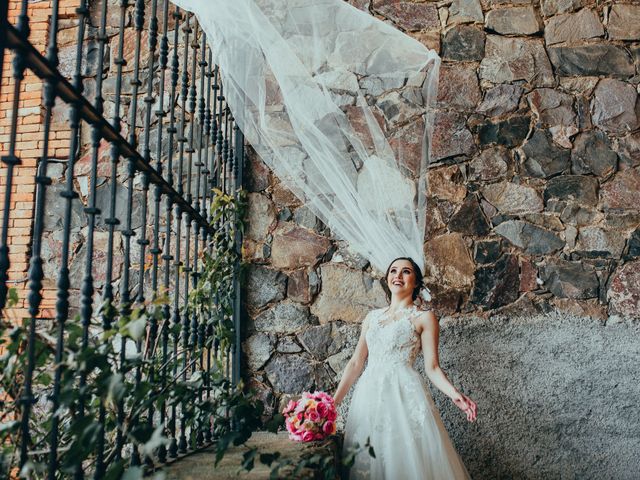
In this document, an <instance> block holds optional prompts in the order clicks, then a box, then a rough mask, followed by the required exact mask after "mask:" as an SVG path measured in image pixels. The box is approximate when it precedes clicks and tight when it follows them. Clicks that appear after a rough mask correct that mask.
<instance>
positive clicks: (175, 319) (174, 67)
mask: <svg viewBox="0 0 640 480" xmlns="http://www.w3.org/2000/svg"><path fill="white" fill-rule="evenodd" d="M174 18H175V21H176V24H175V27H174V37H173V57H172V62H171V112H170V125H169V128H168V129H167V132H169V135H170V136H169V158H168V168H169V174H168V179H169V183H170V184H171V185H174V174H173V148H174V146H173V139H174V135H176V134H177V133H178V130H177V128H176V116H175V100H174V99H175V94H176V90H177V86H178V78H179V76H178V71H179V70H178V69H179V62H178V32H179V21H180V19H181V18H182V17H181V14H180V10H179V9H176V11H175V12H174ZM177 140H178V142H179V138H178V139H177ZM181 186H182V178H181V175H179V176H178V186H177V189H178V192H181V189H182V187H181ZM171 208H172V203H171V202H170V201H168V202H167V210H168V211H169V212H170V211H171ZM181 212H182V210H181V208H180V206H179V205H176V211H175V214H174V216H173V219H174V220H175V222H176V255H175V256H171V255H170V253H169V252H170V251H171V250H170V238H171V226H170V225H171V224H170V223H169V224H168V225H167V229H168V233H167V244H166V249H165V251H166V252H167V254H166V255H165V257H164V258H165V261H166V262H167V263H166V269H165V285H166V286H167V288H168V286H169V274H170V270H169V261H170V260H173V269H174V279H175V282H176V284H175V288H174V290H173V309H172V311H171V325H172V326H173V328H172V331H173V338H172V340H173V345H172V350H173V355H172V357H171V358H172V362H173V369H172V374H173V376H174V377H175V376H176V375H177V374H178V364H177V361H176V356H177V355H178V338H179V336H178V335H179V332H178V328H177V327H178V325H179V324H180V311H179V308H178V300H179V299H178V296H179V291H180V289H179V287H180V274H179V271H180V265H181V264H180V222H181ZM168 334H169V330H168V329H167V330H166V335H168ZM165 357H166V356H165ZM166 363H167V362H166V361H165V362H163V364H165V365H166ZM176 413H177V411H176V404H175V403H172V405H171V419H170V421H169V431H170V432H171V443H170V444H169V456H171V457H173V458H175V457H177V456H178V441H177V437H176V425H177V421H176V420H177V418H176Z"/></svg>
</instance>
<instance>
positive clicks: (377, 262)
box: [173, 0, 440, 272]
mask: <svg viewBox="0 0 640 480" xmlns="http://www.w3.org/2000/svg"><path fill="white" fill-rule="evenodd" d="M173 1H174V3H175V4H176V5H177V6H179V7H181V8H183V9H185V10H188V11H191V12H193V13H194V14H195V15H196V16H197V18H198V20H199V22H200V25H201V27H202V29H203V30H204V31H205V33H206V35H207V41H208V42H209V43H210V45H211V46H212V50H213V52H214V56H215V58H214V61H215V63H216V64H217V65H218V66H219V68H220V71H221V73H222V78H223V83H224V94H225V96H226V98H227V101H228V104H229V105H230V108H231V110H232V113H233V115H234V118H235V119H236V121H237V124H238V126H239V127H240V128H241V129H242V131H243V132H244V134H245V137H246V139H247V141H248V142H249V143H250V144H251V145H252V146H253V148H254V149H255V150H256V152H257V153H258V154H259V155H260V157H261V158H262V159H263V160H264V162H265V163H266V164H267V165H268V166H269V167H270V168H271V170H272V171H273V172H274V174H275V175H276V176H277V177H278V178H279V179H280V181H281V182H282V183H283V184H284V186H286V187H287V188H288V189H290V190H291V191H292V192H293V193H294V194H295V195H296V196H297V197H298V198H299V199H300V200H301V201H302V202H304V204H306V205H307V207H308V208H309V209H310V210H311V211H312V212H313V213H315V214H316V216H317V217H318V218H320V219H321V220H322V221H323V222H324V223H325V224H326V225H327V226H328V227H329V228H330V229H331V231H332V233H333V234H334V235H335V236H336V237H339V238H341V239H344V240H346V241H347V242H348V244H349V246H350V248H351V249H353V250H354V251H356V252H357V253H359V254H361V255H362V256H364V257H365V258H366V259H368V260H369V261H370V263H371V264H372V266H373V267H374V268H375V269H376V270H377V271H378V272H384V271H385V270H386V267H387V265H388V263H389V262H390V261H391V260H392V259H394V258H396V257H399V256H410V257H412V258H413V259H414V260H415V261H416V263H417V264H418V265H419V266H421V267H424V252H423V243H424V234H425V226H426V188H427V167H428V164H429V144H430V139H431V131H432V110H433V107H434V103H435V99H436V92H437V82H438V67H439V64H440V59H439V57H438V55H437V54H436V53H435V52H434V51H432V50H429V49H428V48H426V47H425V46H424V45H422V44H421V43H419V42H418V41H416V40H414V39H413V38H411V37H409V36H408V35H406V34H404V33H402V32H401V31H399V30H397V29H396V28H394V27H393V26H390V25H388V24H386V23H384V22H383V21H381V20H378V19H376V18H375V17H373V16H372V15H370V14H368V13H366V12H362V11H360V10H358V9H356V8H354V7H353V6H351V5H349V4H347V3H345V2H344V1H342V0H233V1H231V0H173ZM394 102H395V104H394ZM383 103H384V104H383ZM394 108H395V109H396V110H398V109H403V108H407V109H409V110H410V111H411V112H414V113H415V112H418V116H417V117H416V116H413V117H412V118H409V119H406V122H411V121H418V122H424V125H425V128H424V132H422V131H421V132H420V133H419V135H422V154H421V155H420V158H401V157H402V156H403V155H406V152H405V153H404V154H403V153H402V152H400V151H399V152H396V153H394V150H393V149H392V147H391V145H390V141H389V136H390V133H389V132H390V131H392V130H393V128H389V125H387V124H386V123H385V122H389V117H390V116H394V114H395V113H397V112H396V111H395V110H394ZM395 116H396V118H395V120H397V117H398V115H395ZM400 117H402V116H401V115H400ZM401 124H402V119H401V120H400V121H399V122H398V121H396V124H395V126H397V125H400V126H402V125H401ZM420 125H422V123H420ZM407 165H409V166H410V167H407Z"/></svg>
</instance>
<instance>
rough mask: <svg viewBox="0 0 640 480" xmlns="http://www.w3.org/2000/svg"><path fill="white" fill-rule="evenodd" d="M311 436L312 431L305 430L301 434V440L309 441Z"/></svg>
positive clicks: (312, 436) (312, 435) (311, 438)
mask: <svg viewBox="0 0 640 480" xmlns="http://www.w3.org/2000/svg"><path fill="white" fill-rule="evenodd" d="M313 438H314V434H313V432H309V431H307V432H304V433H303V434H302V441H303V442H311V441H312V440H313Z"/></svg>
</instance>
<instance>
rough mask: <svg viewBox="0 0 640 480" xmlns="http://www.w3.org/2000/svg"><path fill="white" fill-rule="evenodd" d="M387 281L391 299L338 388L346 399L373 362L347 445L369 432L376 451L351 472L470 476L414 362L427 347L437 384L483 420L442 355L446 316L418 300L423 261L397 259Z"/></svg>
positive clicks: (439, 479)
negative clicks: (440, 341)
mask: <svg viewBox="0 0 640 480" xmlns="http://www.w3.org/2000/svg"><path fill="white" fill-rule="evenodd" d="M385 281H386V283H387V286H388V287H389V290H390V292H391V298H390V300H391V301H390V305H389V307H387V308H384V309H378V310H373V311H371V312H369V313H368V314H367V316H366V318H365V319H364V321H363V323H362V332H361V334H360V339H359V341H358V345H357V347H356V350H355V352H354V354H353V356H352V358H351V360H349V362H348V364H347V366H346V368H345V370H344V373H343V374H342V379H341V380H340V384H339V385H338V388H337V390H336V393H335V395H334V397H335V401H336V403H337V404H339V403H340V402H341V401H342V400H343V399H344V397H345V395H346V394H347V392H348V391H349V389H350V388H351V386H352V385H353V383H354V382H355V381H356V379H358V377H359V376H360V373H361V372H362V370H363V368H364V366H365V361H367V360H368V363H367V368H366V370H365V371H364V373H363V374H362V376H361V377H360V378H359V380H358V383H357V385H356V387H355V390H354V392H353V396H352V400H351V405H350V408H349V415H348V418H347V423H346V427H345V440H344V448H345V451H347V449H348V448H349V447H351V446H354V445H355V444H356V443H357V444H359V445H360V446H362V445H364V444H365V443H366V441H367V439H370V444H371V446H372V447H373V449H374V451H375V458H373V457H371V456H370V455H369V454H368V452H366V451H362V452H360V453H359V454H358V455H357V456H356V459H355V462H354V465H353V467H352V468H351V472H350V478H351V479H365V478H366V479H406V480H409V479H415V480H418V479H420V480H452V479H455V480H458V479H468V478H470V476H469V473H468V472H467V469H466V468H465V466H464V464H463V463H462V460H461V459H460V456H459V455H458V453H457V452H456V450H455V448H454V446H453V444H452V443H451V439H450V438H449V435H448V433H447V431H446V430H445V427H444V425H443V423H442V420H441V418H440V414H439V412H438V410H437V409H436V407H435V404H434V402H433V398H432V397H431V393H430V392H429V390H428V388H427V386H426V384H425V382H424V380H423V378H422V376H421V375H420V374H419V373H418V372H417V371H416V370H415V369H414V368H413V364H414V361H415V359H416V356H417V355H418V353H419V351H420V349H422V351H423V353H424V364H425V370H426V372H427V375H428V377H429V379H430V380H431V382H432V383H433V385H435V386H436V387H437V388H438V389H439V390H440V391H442V392H443V393H444V394H445V395H447V396H448V397H449V398H450V399H451V400H452V401H453V403H454V404H455V405H456V406H457V407H458V408H459V409H460V410H462V411H463V412H464V413H465V414H466V415H467V419H468V420H469V421H471V422H472V421H474V420H475V419H476V412H477V409H476V404H475V402H474V401H473V400H471V399H470V398H469V397H468V396H466V395H464V394H462V393H460V392H459V391H458V390H457V389H456V388H455V387H454V386H453V385H452V384H451V382H450V381H449V379H448V378H447V377H446V375H445V374H444V372H443V371H442V369H441V368H440V365H439V361H438V333H439V326H438V320H437V318H436V316H435V315H434V313H433V312H432V311H430V310H423V309H420V308H418V307H417V306H415V305H414V301H415V300H416V299H417V298H418V296H419V293H420V290H421V289H422V288H423V284H422V273H421V271H420V268H419V267H418V266H417V265H416V263H415V262H414V261H413V260H412V259H411V258H407V257H401V258H398V259H396V260H394V261H393V262H391V264H390V265H389V268H388V269H387V274H386V276H385Z"/></svg>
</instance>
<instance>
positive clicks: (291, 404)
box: [282, 400, 298, 414]
mask: <svg viewBox="0 0 640 480" xmlns="http://www.w3.org/2000/svg"><path fill="white" fill-rule="evenodd" d="M297 406H298V403H297V402H295V401H293V400H289V403H287V406H286V407H285V409H284V410H283V411H282V413H284V414H287V413H289V412H292V411H294V410H295V409H296V407H297Z"/></svg>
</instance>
